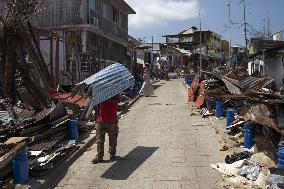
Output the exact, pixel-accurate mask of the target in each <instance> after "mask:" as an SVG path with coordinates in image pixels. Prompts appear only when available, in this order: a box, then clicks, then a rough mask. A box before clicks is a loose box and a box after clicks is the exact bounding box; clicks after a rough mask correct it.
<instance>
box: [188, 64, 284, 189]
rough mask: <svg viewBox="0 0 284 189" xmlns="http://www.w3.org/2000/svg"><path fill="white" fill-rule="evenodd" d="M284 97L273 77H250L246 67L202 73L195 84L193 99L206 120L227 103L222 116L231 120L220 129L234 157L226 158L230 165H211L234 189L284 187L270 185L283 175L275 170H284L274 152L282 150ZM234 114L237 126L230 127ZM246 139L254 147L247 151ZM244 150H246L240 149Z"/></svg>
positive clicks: (224, 141) (195, 80) (193, 83)
mask: <svg viewBox="0 0 284 189" xmlns="http://www.w3.org/2000/svg"><path fill="white" fill-rule="evenodd" d="M283 97H284V96H283V94H282V91H280V90H277V89H276V87H275V83H274V80H273V79H272V78H271V77H267V76H260V75H254V76H253V75H249V74H248V73H247V70H245V69H243V68H235V69H225V70H224V69H222V70H221V71H220V70H218V69H215V70H214V71H213V72H212V73H211V72H210V73H209V72H203V74H202V77H200V76H197V77H195V79H194V80H193V82H192V84H191V87H190V88H189V90H188V100H189V102H193V103H194V106H195V108H196V109H197V110H201V111H200V113H201V115H202V117H208V116H209V115H214V114H215V111H217V110H216V108H217V104H216V102H217V101H218V102H220V101H221V102H222V103H223V112H222V115H223V116H224V117H226V116H227V117H226V118H227V125H226V124H224V126H223V127H222V128H215V129H216V133H217V134H218V135H222V136H221V138H222V139H220V143H222V146H223V147H222V148H221V150H222V151H230V154H229V155H227V156H226V158H224V161H225V163H219V164H216V165H211V166H212V167H213V168H214V169H216V170H217V171H219V172H220V173H222V174H223V175H224V176H225V180H226V181H227V182H229V183H230V184H231V185H233V186H235V187H241V188H250V187H252V186H257V187H260V188H266V187H267V186H271V185H277V184H278V185H279V184H284V182H282V181H281V182H278V181H275V180H273V179H272V180H273V182H269V180H271V179H269V177H270V175H272V176H273V175H274V176H276V177H277V178H278V177H280V176H281V174H280V175H279V174H275V173H274V172H273V170H275V169H276V170H280V168H281V166H282V164H281V165H278V166H277V162H278V161H281V160H279V159H278V158H277V153H276V151H275V150H276V149H278V148H279V146H280V147H281V146H283V144H282V145H281V140H282V139H283V134H284V130H283V129H284V127H283V117H284V114H283V103H284V98H283ZM200 99H204V100H200ZM229 110H234V111H233V112H235V114H234V115H233V119H232V122H228V120H229V117H228V116H229V115H228V111H229ZM215 121H216V122H218V121H219V120H218V119H216V120H215ZM219 122H220V123H221V122H222V121H221V120H220V121H219ZM222 123H224V122H222ZM245 123H249V124H250V125H251V126H252V128H253V130H254V131H253V132H251V133H249V134H248V133H246V132H248V131H246V127H245ZM247 135H249V137H250V140H251V141H250V142H251V144H252V146H253V147H252V148H251V147H250V148H248V147H247V149H246V142H247V141H246V140H248V137H247ZM229 140H230V141H229ZM229 143H230V144H229ZM231 143H232V144H231ZM241 145H244V146H245V148H240V147H242V146H241ZM279 166H280V167H279ZM278 180H279V179H278ZM277 182H278V183H277Z"/></svg>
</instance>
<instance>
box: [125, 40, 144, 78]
mask: <svg viewBox="0 0 284 189" xmlns="http://www.w3.org/2000/svg"><path fill="white" fill-rule="evenodd" d="M140 46H141V43H140V42H139V41H138V40H136V39H135V38H133V37H131V36H128V51H127V67H128V68H129V70H130V71H131V72H132V73H133V72H134V69H135V64H137V48H138V47H140Z"/></svg>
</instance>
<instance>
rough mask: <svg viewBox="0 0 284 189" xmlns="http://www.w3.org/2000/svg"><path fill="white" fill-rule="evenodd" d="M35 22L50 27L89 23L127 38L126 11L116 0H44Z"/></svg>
mask: <svg viewBox="0 0 284 189" xmlns="http://www.w3.org/2000/svg"><path fill="white" fill-rule="evenodd" d="M89 2H90V4H89ZM93 6H95V7H93ZM116 14H117V15H116ZM35 24H37V25H38V26H41V27H52V28H53V27H59V26H67V25H79V24H85V25H86V24H90V25H94V26H96V27H98V28H99V29H101V30H103V31H104V32H106V33H110V34H113V35H115V36H117V37H119V38H122V39H124V40H127V39H128V12H127V10H125V8H123V7H121V5H120V4H119V3H118V1H117V0H116V1H115V0H113V1H111V0H46V2H45V4H44V10H43V11H42V12H41V13H40V14H39V15H38V16H37V18H35Z"/></svg>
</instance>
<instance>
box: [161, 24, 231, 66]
mask: <svg viewBox="0 0 284 189" xmlns="http://www.w3.org/2000/svg"><path fill="white" fill-rule="evenodd" d="M163 37H165V38H166V45H168V46H172V47H175V48H178V50H179V51H180V52H181V54H183V56H182V58H181V61H182V65H183V66H186V67H188V66H189V67H198V65H199V57H200V55H199V53H200V52H201V55H202V62H203V63H202V65H203V68H202V69H204V70H205V69H207V68H208V65H209V63H218V64H219V63H221V62H222V60H226V59H227V57H225V55H226V54H228V53H226V52H227V50H226V48H224V49H222V47H224V46H225V45H222V39H221V38H222V36H221V35H219V34H218V33H216V32H213V31H210V30H208V31H205V30H204V31H201V34H200V31H199V30H198V28H197V27H195V26H192V27H190V28H188V29H186V30H184V31H182V32H180V33H179V34H175V35H165V36H163ZM200 37H201V47H200ZM224 42H225V41H223V44H224ZM200 49H201V50H200ZM225 51H226V52H225Z"/></svg>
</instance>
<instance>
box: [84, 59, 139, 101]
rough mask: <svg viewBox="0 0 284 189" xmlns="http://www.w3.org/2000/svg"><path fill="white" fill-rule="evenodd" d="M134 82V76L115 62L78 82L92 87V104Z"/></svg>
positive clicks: (126, 87) (113, 94) (110, 96)
mask: <svg viewBox="0 0 284 189" xmlns="http://www.w3.org/2000/svg"><path fill="white" fill-rule="evenodd" d="M134 83H135V79H134V76H133V75H132V74H131V73H130V72H129V71H128V70H127V68H125V67H124V66H123V65H121V64H119V63H116V64H113V65H111V66H109V67H107V68H105V69H104V70H102V71H100V72H98V73H97V74H95V75H93V76H91V77H89V78H87V79H86V80H84V81H82V82H81V83H79V86H80V85H82V86H83V88H85V87H86V85H87V86H90V87H92V97H93V104H94V105H96V104H99V103H101V102H103V101H105V100H107V99H110V98H112V97H114V96H115V95H117V94H119V93H121V92H123V91H125V90H126V89H128V88H129V87H131V86H133V85H134Z"/></svg>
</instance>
